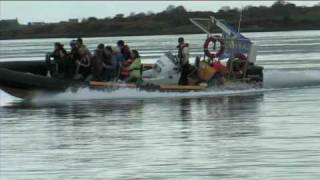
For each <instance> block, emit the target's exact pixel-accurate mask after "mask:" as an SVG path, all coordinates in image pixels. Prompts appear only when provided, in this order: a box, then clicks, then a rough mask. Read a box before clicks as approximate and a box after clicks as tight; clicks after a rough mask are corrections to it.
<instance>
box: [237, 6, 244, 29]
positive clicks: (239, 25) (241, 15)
mask: <svg viewBox="0 0 320 180" xmlns="http://www.w3.org/2000/svg"><path fill="white" fill-rule="evenodd" d="M242 9H243V8H241V10H240V18H239V23H238V33H240V24H241V19H242Z"/></svg>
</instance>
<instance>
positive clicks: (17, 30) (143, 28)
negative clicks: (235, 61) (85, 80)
mask: <svg viewBox="0 0 320 180" xmlns="http://www.w3.org/2000/svg"><path fill="white" fill-rule="evenodd" d="M210 16H214V17H215V18H217V19H224V20H225V21H226V22H227V23H228V24H230V25H232V26H235V27H237V26H238V23H239V17H240V10H239V9H238V8H233V9H231V8H230V7H228V6H226V7H222V8H221V9H220V10H219V11H218V12H211V11H187V10H186V9H185V8H184V7H183V6H178V7H175V6H169V7H168V8H167V9H165V10H164V11H162V12H159V13H156V14H155V13H152V12H151V13H147V14H145V13H138V14H134V13H133V14H131V15H129V16H126V17H125V16H124V14H117V15H115V16H114V17H112V18H111V17H106V18H102V19H98V18H96V17H88V18H86V19H82V20H79V19H69V20H68V21H61V22H59V23H45V22H33V23H29V24H28V25H21V24H19V22H18V19H11V20H0V27H1V28H0V40H15V39H45V38H78V37H83V38H84V37H116V36H149V35H173V34H198V33H203V32H202V31H201V30H200V29H199V28H197V27H196V26H194V25H193V24H192V23H191V22H190V18H209V17H210ZM215 30H217V29H214V28H213V29H211V31H212V32H213V33H215ZM298 30H320V4H319V5H316V6H313V7H304V6H295V4H291V3H288V2H285V1H282V0H278V1H276V2H275V3H274V4H273V5H272V6H271V7H266V6H259V7H254V6H247V7H244V8H243V10H242V21H241V32H275V31H298ZM216 32H218V31H216Z"/></svg>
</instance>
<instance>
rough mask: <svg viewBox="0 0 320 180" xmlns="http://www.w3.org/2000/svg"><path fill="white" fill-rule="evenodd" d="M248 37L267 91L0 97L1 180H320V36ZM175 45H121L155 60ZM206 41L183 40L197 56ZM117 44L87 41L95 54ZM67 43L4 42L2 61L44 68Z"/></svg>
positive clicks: (160, 40)
mask: <svg viewBox="0 0 320 180" xmlns="http://www.w3.org/2000/svg"><path fill="white" fill-rule="evenodd" d="M245 35H247V36H248V37H250V38H252V39H253V41H254V42H255V43H256V44H257V45H258V51H259V52H258V54H259V55H258V58H257V60H258V62H257V63H258V64H259V65H263V66H264V67H265V71H264V72H265V84H264V85H265V87H264V88H263V89H259V90H258V89H249V90H216V91H212V92H205V93H200V94H199V93H173V94H170V93H169V94H168V93H157V92H154V93H146V92H137V91H134V90H126V89H125V90H120V91H117V92H113V93H103V92H90V91H89V90H87V89H83V90H81V91H80V92H79V93H78V94H73V93H70V92H66V93H62V94H59V95H57V96H54V97H46V96H41V97H37V98H35V99H33V100H32V101H29V102H26V101H22V100H20V99H16V98H14V97H11V96H10V95H8V94H6V93H4V92H2V91H0V179H1V180H2V179H4V180H11V179H13V180H16V179H23V180H25V179H277V180H278V179H303V180H305V179H319V178H320V96H319V92H320V51H319V49H320V31H292V32H266V33H246V34H245ZM177 37H178V35H175V36H173V35H172V36H145V37H122V38H123V39H124V40H127V41H128V43H129V45H130V46H131V47H132V48H136V49H139V50H140V51H141V54H142V57H143V61H145V62H153V61H154V60H155V59H156V58H157V57H158V56H160V55H161V54H162V53H163V52H165V51H166V50H169V49H174V47H175V44H176V39H177ZM204 38H205V36H203V35H186V36H185V39H186V40H187V41H188V42H190V44H191V47H192V48H191V54H192V57H194V56H196V55H201V54H202V53H201V46H202V43H203V40H204ZM118 39H119V37H114V38H85V39H84V40H85V42H86V43H87V44H88V46H89V48H90V49H94V47H95V46H96V44H97V43H99V42H105V43H106V44H115V42H116V41H117V40H118ZM69 40H70V39H41V40H39V39H35V40H11V41H0V45H1V46H0V47H1V48H0V61H14V60H30V59H39V60H40V59H43V54H44V53H45V52H47V51H49V50H50V49H51V46H52V43H53V42H55V41H61V42H63V43H65V44H66V46H67V43H68V42H69Z"/></svg>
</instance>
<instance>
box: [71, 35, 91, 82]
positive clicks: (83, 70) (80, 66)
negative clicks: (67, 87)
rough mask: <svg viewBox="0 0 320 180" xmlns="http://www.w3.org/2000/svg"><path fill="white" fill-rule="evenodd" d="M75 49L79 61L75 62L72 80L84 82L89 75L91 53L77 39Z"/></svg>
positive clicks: (80, 40)
mask: <svg viewBox="0 0 320 180" xmlns="http://www.w3.org/2000/svg"><path fill="white" fill-rule="evenodd" d="M76 47H77V49H78V54H79V60H78V59H77V60H76V72H75V76H74V77H73V79H75V80H86V78H87V77H88V76H89V75H90V73H91V53H90V51H89V50H88V48H87V47H86V46H85V45H84V44H83V41H82V39H81V38H79V39H77V42H76Z"/></svg>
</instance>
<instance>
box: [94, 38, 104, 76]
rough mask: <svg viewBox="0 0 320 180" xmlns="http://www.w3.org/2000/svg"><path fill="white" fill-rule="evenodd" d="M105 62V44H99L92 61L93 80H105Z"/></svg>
mask: <svg viewBox="0 0 320 180" xmlns="http://www.w3.org/2000/svg"><path fill="white" fill-rule="evenodd" d="M104 61H105V54H104V44H99V45H98V46H97V49H96V50H95V51H94V55H93V57H92V59H91V62H92V76H93V77H92V79H93V80H96V81H101V80H102V79H103V77H102V75H103V74H102V73H103V68H104V67H103V63H104Z"/></svg>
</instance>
